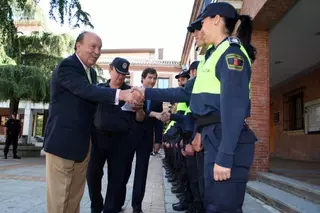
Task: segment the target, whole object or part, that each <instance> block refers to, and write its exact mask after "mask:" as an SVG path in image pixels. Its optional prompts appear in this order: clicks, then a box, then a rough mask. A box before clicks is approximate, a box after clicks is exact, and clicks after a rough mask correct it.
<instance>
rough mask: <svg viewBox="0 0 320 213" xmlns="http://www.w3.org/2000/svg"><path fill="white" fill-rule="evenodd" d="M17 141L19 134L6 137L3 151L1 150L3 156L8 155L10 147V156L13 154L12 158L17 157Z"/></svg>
mask: <svg viewBox="0 0 320 213" xmlns="http://www.w3.org/2000/svg"><path fill="white" fill-rule="evenodd" d="M18 139H19V134H11V135H7V138H6V142H5V146H4V149H3V152H4V154H5V155H7V154H8V152H9V147H10V145H12V154H13V156H16V155H17V148H18Z"/></svg>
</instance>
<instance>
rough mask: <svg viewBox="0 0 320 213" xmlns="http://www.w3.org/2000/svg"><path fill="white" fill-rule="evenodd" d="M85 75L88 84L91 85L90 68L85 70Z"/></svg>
mask: <svg viewBox="0 0 320 213" xmlns="http://www.w3.org/2000/svg"><path fill="white" fill-rule="evenodd" d="M86 73H87V76H88V80H89V82H90V84H92V79H91V75H90V67H89V68H87V69H86Z"/></svg>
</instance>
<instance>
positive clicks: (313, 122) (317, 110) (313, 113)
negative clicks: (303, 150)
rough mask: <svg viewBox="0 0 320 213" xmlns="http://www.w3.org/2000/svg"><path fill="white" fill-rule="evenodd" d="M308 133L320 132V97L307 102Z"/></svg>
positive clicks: (306, 119)
mask: <svg viewBox="0 0 320 213" xmlns="http://www.w3.org/2000/svg"><path fill="white" fill-rule="evenodd" d="M305 112H306V116H305V124H306V131H305V132H306V133H320V99H318V100H314V101H310V102H307V103H305Z"/></svg>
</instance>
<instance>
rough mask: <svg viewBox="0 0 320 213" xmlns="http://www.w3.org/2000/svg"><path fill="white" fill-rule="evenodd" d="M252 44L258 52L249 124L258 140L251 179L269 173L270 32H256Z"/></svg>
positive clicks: (254, 69)
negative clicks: (261, 172) (265, 172)
mask: <svg viewBox="0 0 320 213" xmlns="http://www.w3.org/2000/svg"><path fill="white" fill-rule="evenodd" d="M252 43H253V46H255V47H256V48H257V52H258V53H257V59H256V61H255V62H254V64H253V69H252V83H251V94H252V96H251V118H250V119H249V122H248V123H249V125H250V127H251V128H252V129H253V131H254V132H255V133H256V136H257V138H258V143H257V144H256V150H255V157H254V163H253V165H252V168H251V174H250V176H251V178H255V176H256V172H258V171H268V169H269V113H270V111H269V107H270V86H269V44H268V32H267V31H258V30H254V32H253V37H252Z"/></svg>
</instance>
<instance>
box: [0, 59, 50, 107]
mask: <svg viewBox="0 0 320 213" xmlns="http://www.w3.org/2000/svg"><path fill="white" fill-rule="evenodd" d="M46 73H48V71H47V70H43V69H41V68H38V67H32V66H16V65H2V66H0V101H7V100H18V101H19V100H30V101H33V102H47V101H48V100H46V99H47V98H48V96H47V94H48V93H49V91H48V89H49V86H48V85H49V77H48V75H47V74H46Z"/></svg>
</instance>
